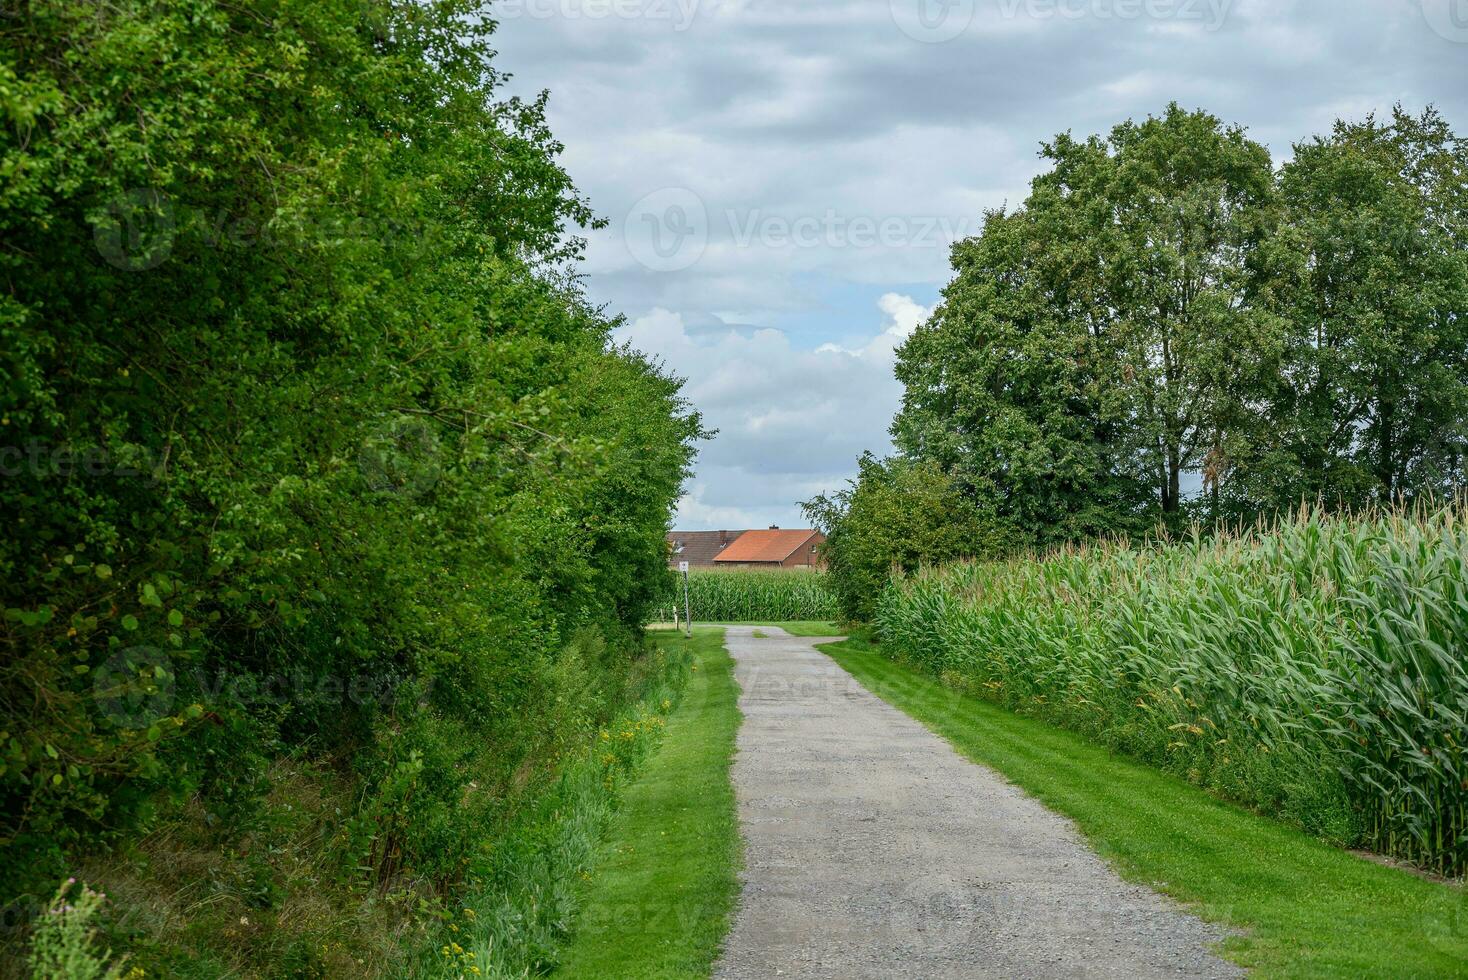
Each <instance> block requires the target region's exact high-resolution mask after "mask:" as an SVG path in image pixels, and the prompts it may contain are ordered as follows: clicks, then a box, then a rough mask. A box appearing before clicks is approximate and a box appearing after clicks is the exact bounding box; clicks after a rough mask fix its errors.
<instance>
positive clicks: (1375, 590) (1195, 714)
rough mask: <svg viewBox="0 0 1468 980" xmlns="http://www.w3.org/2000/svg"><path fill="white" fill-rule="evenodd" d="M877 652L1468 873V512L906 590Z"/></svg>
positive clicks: (975, 572) (1228, 790) (1234, 793)
mask: <svg viewBox="0 0 1468 980" xmlns="http://www.w3.org/2000/svg"><path fill="white" fill-rule="evenodd" d="M877 626H878V629H879V631H880V636H881V639H882V643H883V646H884V648H885V649H886V650H887V651H889V652H890V653H891V654H892V655H893V656H896V657H899V658H901V659H903V660H906V661H909V662H911V663H913V664H915V665H919V666H921V667H923V668H925V669H927V670H929V671H931V672H933V673H935V674H938V675H941V676H942V677H944V678H945V679H947V680H949V681H950V682H952V683H955V684H958V685H960V686H962V687H964V688H967V689H969V690H971V691H973V692H975V693H978V694H980V695H982V696H984V697H986V698H989V699H990V700H993V701H995V702H997V703H999V704H1002V705H1005V706H1006V707H1009V708H1012V709H1014V710H1017V711H1021V712H1024V713H1026V714H1034V715H1038V716H1040V717H1043V718H1045V719H1047V720H1049V721H1052V722H1055V723H1057V724H1061V725H1064V726H1066V727H1069V728H1072V729H1075V730H1077V731H1080V732H1083V733H1085V734H1087V735H1089V736H1091V737H1093V738H1095V739H1097V740H1098V741H1101V742H1103V743H1105V744H1107V745H1110V746H1112V747H1114V748H1116V749H1118V750H1121V751H1124V752H1127V753H1129V754H1131V755H1134V756H1136V757H1138V758H1141V759H1144V760H1146V761H1149V762H1152V763H1154V764H1156V765H1158V766H1160V767H1162V768H1164V769H1166V770H1168V771H1170V772H1174V773H1177V774H1179V775H1181V776H1183V777H1185V778H1187V779H1189V780H1191V781H1193V782H1195V783H1198V784H1201V785H1204V786H1208V787H1210V788H1213V789H1215V790H1217V791H1219V792H1220V793H1222V794H1224V795H1226V796H1229V797H1231V798H1233V799H1235V800H1239V801H1241V802H1244V803H1247V804H1250V805H1252V806H1256V807H1258V808H1260V809H1262V810H1264V811H1265V812H1268V813H1272V814H1277V815H1279V816H1281V817H1283V818H1285V819H1287V820H1290V821H1292V822H1294V823H1296V824H1298V825H1300V826H1302V827H1304V828H1305V829H1306V830H1308V831H1310V832H1312V833H1314V834H1317V835H1319V836H1321V837H1323V838H1326V839H1329V840H1333V841H1336V842H1339V843H1343V844H1357V843H1364V844H1366V845H1368V846H1370V847H1372V848H1374V849H1376V850H1379V851H1381V852H1382V853H1385V854H1390V855H1395V856H1398V857H1402V858H1405V859H1407V860H1410V861H1414V862H1417V863H1419V864H1421V865H1423V866H1425V867H1428V868H1431V869H1433V870H1436V871H1439V872H1442V873H1445V874H1461V873H1462V872H1463V871H1464V870H1465V868H1468V755H1465V749H1464V732H1465V731H1468V661H1465V660H1464V658H1463V656H1462V651H1463V649H1464V647H1465V645H1468V524H1465V522H1464V514H1463V511H1462V510H1461V509H1459V508H1453V509H1448V510H1444V511H1441V512H1439V513H1435V514H1431V515H1419V516H1408V515H1404V514H1395V515H1391V516H1384V517H1375V518H1368V519H1359V520H1353V519H1330V518H1324V517H1321V516H1319V515H1317V514H1313V513H1303V514H1300V515H1299V516H1297V517H1295V518H1293V519H1290V520H1287V521H1284V522H1282V523H1280V524H1279V525H1278V526H1277V527H1274V528H1271V529H1268V530H1261V531H1259V532H1258V533H1254V534H1247V535H1243V536H1241V537H1236V538H1231V539H1220V540H1215V541H1208V542H1204V541H1190V542H1186V543H1180V544H1172V545H1167V546H1164V547H1159V548H1155V549H1149V550H1145V551H1138V550H1133V549H1129V548H1123V547H1106V546H1101V547H1094V548H1084V549H1073V550H1068V551H1064V552H1060V553H1057V554H1054V555H1052V556H1050V557H1047V558H1045V559H1043V560H1039V561H1034V560H1022V559H1016V560H1012V561H1006V562H998V563H990V564H960V565H954V566H951V567H949V568H946V569H942V570H939V571H932V572H925V573H921V574H918V575H917V576H914V577H912V578H910V579H908V580H906V581H900V582H895V583H893V584H892V586H891V587H890V588H889V589H888V590H887V592H886V593H885V594H884V596H883V597H882V600H881V604H880V607H879V610H878V614H877Z"/></svg>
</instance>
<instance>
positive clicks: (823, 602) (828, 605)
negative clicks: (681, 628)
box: [658, 569, 836, 623]
mask: <svg viewBox="0 0 1468 980" xmlns="http://www.w3.org/2000/svg"><path fill="white" fill-rule="evenodd" d="M667 582H668V588H667V589H666V590H665V591H664V592H663V593H662V596H661V598H660V599H659V600H658V615H659V616H660V617H661V618H663V619H665V620H666V619H669V618H671V617H672V614H673V609H674V607H676V608H677V612H678V615H679V616H680V617H681V616H682V615H683V579H682V577H681V576H677V575H670V576H669V577H668V579H667ZM688 604H689V607H690V613H691V615H692V616H693V620H694V622H698V623H750V622H754V623H779V622H787V623H789V622H799V621H802V620H829V619H834V618H835V617H836V597H835V595H833V594H832V592H831V589H830V586H829V577H828V576H827V575H826V574H825V573H823V572H818V571H800V570H781V571H773V570H772V571H748V570H739V571H735V570H732V569H731V570H725V569H713V570H703V569H700V570H696V571H693V572H690V573H689V574H688Z"/></svg>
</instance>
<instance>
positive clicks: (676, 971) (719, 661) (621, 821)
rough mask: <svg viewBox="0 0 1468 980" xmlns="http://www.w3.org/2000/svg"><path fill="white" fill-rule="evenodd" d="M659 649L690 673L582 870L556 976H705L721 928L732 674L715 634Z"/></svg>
mask: <svg viewBox="0 0 1468 980" xmlns="http://www.w3.org/2000/svg"><path fill="white" fill-rule="evenodd" d="M658 642H659V643H661V644H662V645H664V646H665V647H669V648H683V649H685V650H686V651H687V653H688V654H689V655H690V656H691V657H692V659H693V672H692V675H691V677H690V679H689V681H688V687H687V689H686V690H685V692H684V695H683V700H682V702H681V703H680V704H679V706H678V708H677V709H676V710H675V711H674V712H673V714H672V716H671V717H670V718H669V719H668V723H667V732H666V734H665V736H664V739H663V743H662V745H661V746H660V747H659V748H658V750H657V752H656V754H654V755H653V756H652V757H651V758H650V759H649V760H648V762H647V765H646V768H645V769H644V770H643V772H642V774H641V776H640V777H639V778H638V780H637V782H636V783H635V784H633V785H632V786H630V787H629V788H628V790H627V794H626V797H625V799H624V801H623V803H622V806H621V808H620V809H619V810H618V811H617V815H616V817H615V818H614V820H613V822H612V826H611V829H610V831H609V833H608V835H607V838H606V840H605V841H604V842H603V844H602V846H601V848H600V849H599V851H598V853H597V856H596V859H595V861H594V862H593V866H594V867H595V868H596V871H595V872H594V873H593V874H592V875H591V876H590V877H589V880H588V882H587V883H586V885H585V888H584V891H583V894H582V895H581V900H582V901H581V912H580V915H579V917H578V918H577V919H576V921H575V924H574V926H573V928H572V939H571V941H570V943H569V944H568V945H567V946H566V948H565V949H563V950H562V951H561V954H560V957H559V960H560V964H561V965H560V969H559V970H558V971H557V975H559V976H564V977H575V978H583V977H584V978H600V977H618V978H624V980H629V978H659V980H663V978H675V977H679V978H681V977H707V976H708V974H709V968H710V966H711V965H712V963H713V960H714V956H715V955H716V953H717V951H718V947H719V942H720V940H721V939H722V938H723V936H724V932H725V930H726V929H727V927H728V921H729V914H730V911H731V910H732V908H733V904H734V898H735V896H736V894H737V887H738V885H737V880H736V877H735V872H736V868H737V864H738V857H739V829H738V821H737V818H736V815H735V811H734V791H733V788H732V787H731V786H730V784H729V762H730V757H731V756H732V754H733V751H734V735H735V732H736V731H737V730H738V728H739V709H738V707H737V704H736V699H737V697H738V688H737V687H736V686H735V684H734V675H733V663H732V661H731V660H730V659H729V655H728V654H727V653H726V652H724V648H723V631H722V630H718V629H710V628H707V627H705V628H702V629H696V630H695V631H694V635H693V639H692V640H684V639H683V638H682V637H681V636H665V637H660V638H659V640H658Z"/></svg>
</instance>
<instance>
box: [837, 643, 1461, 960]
mask: <svg viewBox="0 0 1468 980" xmlns="http://www.w3.org/2000/svg"><path fill="white" fill-rule="evenodd" d="M821 649H822V650H823V651H825V652H826V653H827V654H829V655H830V656H831V657H832V658H833V659H834V660H835V661H836V662H837V663H838V664H840V665H841V666H842V667H844V668H845V669H846V670H847V671H849V672H850V673H851V674H852V675H853V676H854V677H855V678H856V679H857V680H858V681H860V682H861V683H862V684H863V685H864V686H865V687H866V688H867V689H868V690H870V691H871V692H872V693H874V694H876V695H877V696H879V697H881V698H882V699H883V700H885V701H887V702H889V703H890V704H892V705H893V706H895V707H897V708H899V709H901V710H902V711H904V712H906V713H907V714H909V715H911V716H912V717H913V718H915V719H916V720H917V721H919V722H921V723H922V724H924V725H926V726H927V727H928V728H930V729H932V730H933V731H934V732H936V733H937V734H939V735H941V736H942V737H943V738H945V739H947V740H948V741H949V742H951V743H952V744H953V746H954V747H955V748H956V749H957V750H958V751H959V752H960V753H961V754H963V755H965V756H967V757H968V758H970V759H972V760H974V761H975V762H978V763H981V764H983V765H986V766H988V767H990V768H992V769H994V770H996V771H998V772H1000V773H1002V774H1003V775H1004V776H1006V777H1008V778H1009V779H1010V780H1011V781H1012V782H1014V783H1015V784H1016V785H1018V786H1019V787H1020V788H1022V789H1023V790H1025V791H1026V792H1027V793H1029V794H1030V795H1031V796H1033V797H1035V798H1036V799H1037V800H1039V801H1040V802H1041V803H1043V804H1045V805H1046V806H1047V807H1049V808H1050V809H1052V810H1054V811H1055V812H1057V813H1061V814H1064V815H1065V816H1067V817H1069V818H1071V819H1072V820H1074V821H1075V823H1076V825H1077V826H1078V827H1079V828H1080V830H1081V832H1082V833H1083V834H1084V835H1085V837H1086V839H1087V840H1088V841H1089V842H1090V843H1091V845H1092V847H1094V848H1095V850H1096V851H1097V853H1099V854H1100V855H1101V856H1102V857H1103V858H1105V859H1107V860H1108V861H1110V862H1111V863H1112V864H1113V865H1114V866H1115V867H1116V868H1117V869H1118V871H1119V872H1120V873H1121V874H1123V875H1124V876H1126V877H1127V878H1129V879H1131V880H1133V881H1137V882H1140V883H1142V884H1145V885H1148V886H1151V887H1153V888H1155V889H1157V890H1158V891H1162V892H1165V893H1166V894H1169V895H1172V896H1174V897H1175V898H1177V899H1179V900H1181V901H1183V902H1186V903H1189V904H1191V905H1192V906H1193V907H1194V910H1195V911H1196V912H1197V913H1198V914H1199V915H1201V916H1203V917H1204V918H1206V919H1209V920H1211V921H1214V922H1218V923H1222V924H1224V925H1226V926H1229V927H1232V928H1233V929H1235V930H1237V931H1238V933H1239V934H1238V935H1236V936H1234V937H1232V938H1230V939H1228V940H1227V941H1226V942H1225V944H1224V946H1223V948H1222V952H1223V954H1224V955H1225V956H1227V957H1228V958H1229V959H1231V960H1233V961H1234V962H1237V963H1239V964H1241V965H1244V966H1247V967H1250V968H1252V969H1254V970H1256V971H1257V973H1256V974H1254V975H1257V976H1262V977H1462V976H1468V892H1465V890H1464V888H1463V887H1462V886H1461V885H1450V884H1442V883H1439V882H1435V881H1430V880H1426V879H1424V878H1421V877H1418V876H1416V875H1413V874H1410V873H1408V872H1405V871H1401V870H1398V869H1395V868H1390V867H1386V866H1384V865H1381V864H1378V863H1375V862H1373V861H1369V860H1366V859H1364V858H1362V857H1359V856H1356V855H1354V854H1350V853H1348V852H1346V851H1342V850H1338V849H1336V848H1332V847H1329V846H1327V845H1325V844H1322V843H1321V842H1319V841H1317V840H1315V839H1313V838H1311V837H1308V836H1306V835H1304V834H1302V833H1299V832H1297V831H1295V830H1293V829H1292V828H1290V827H1287V826H1285V825H1283V824H1281V823H1277V822H1275V821H1273V820H1270V819H1267V818H1266V817H1264V816H1261V815H1259V814H1255V813H1251V812H1249V811H1246V810H1243V809H1240V808H1238V807H1235V806H1232V805H1229V804H1226V803H1223V802H1221V801H1219V800H1217V799H1215V798H1214V797H1212V796H1209V795H1208V794H1207V793H1205V792H1203V791H1202V790H1199V789H1198V788H1196V787H1194V786H1191V785H1189V784H1188V783H1186V782H1183V781H1182V780H1179V779H1177V778H1175V777H1172V776H1169V775H1166V774H1164V773H1161V772H1159V771H1157V770H1155V769H1150V768H1148V767H1146V766H1144V765H1141V764H1139V763H1136V762H1133V761H1130V760H1127V759H1124V758H1120V757H1118V756H1116V755H1114V754H1112V753H1111V752H1109V751H1107V750H1106V749H1105V748H1103V747H1100V746H1097V745H1095V744H1092V743H1090V742H1087V741H1085V740H1084V739H1082V738H1081V737H1079V736H1077V735H1075V734H1073V733H1071V732H1067V731H1064V730H1063V729H1059V728H1055V727H1052V726H1050V725H1047V724H1045V723H1043V722H1040V721H1037V720H1035V719H1032V718H1024V717H1022V716H1019V715H1016V714H1013V713H1011V712H1008V711H1005V710H1003V709H1001V708H998V707H996V706H994V705H991V704H988V703H986V702H983V701H980V700H978V699H976V698H973V697H969V696H965V695H962V694H959V693H957V692H955V691H953V690H952V689H950V688H948V687H945V686H944V685H943V684H942V683H940V682H939V681H937V680H934V679H932V678H930V677H928V676H926V675H923V674H920V673H918V672H916V671H914V670H912V669H911V668H908V667H906V666H903V665H901V664H898V663H895V662H893V661H891V660H889V659H887V658H886V657H884V656H883V655H882V654H881V653H880V652H879V651H878V650H877V649H876V648H875V647H873V646H872V645H871V644H870V643H867V642H866V641H864V640H861V639H852V640H848V641H846V642H844V643H832V644H826V645H823V646H822V647H821Z"/></svg>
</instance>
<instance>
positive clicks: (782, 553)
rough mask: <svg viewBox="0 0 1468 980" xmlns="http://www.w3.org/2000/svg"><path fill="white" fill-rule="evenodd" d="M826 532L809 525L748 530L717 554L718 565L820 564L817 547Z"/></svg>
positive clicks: (721, 566)
mask: <svg viewBox="0 0 1468 980" xmlns="http://www.w3.org/2000/svg"><path fill="white" fill-rule="evenodd" d="M825 540H826V536H825V535H824V534H822V533H821V532H820V531H812V530H810V529H809V528H806V529H802V530H795V531H785V530H781V529H780V528H778V527H771V528H769V529H768V530H764V531H745V532H744V533H743V534H741V535H739V537H738V538H737V539H736V540H734V541H733V542H731V543H730V544H729V545H728V546H727V547H725V548H723V549H721V550H720V551H719V553H718V554H717V555H715V556H714V562H713V564H714V567H715V568H729V569H760V568H819V567H821V565H822V564H823V563H822V562H821V558H820V554H819V553H818V551H817V549H818V548H819V547H820V545H821V542H822V541H825Z"/></svg>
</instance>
